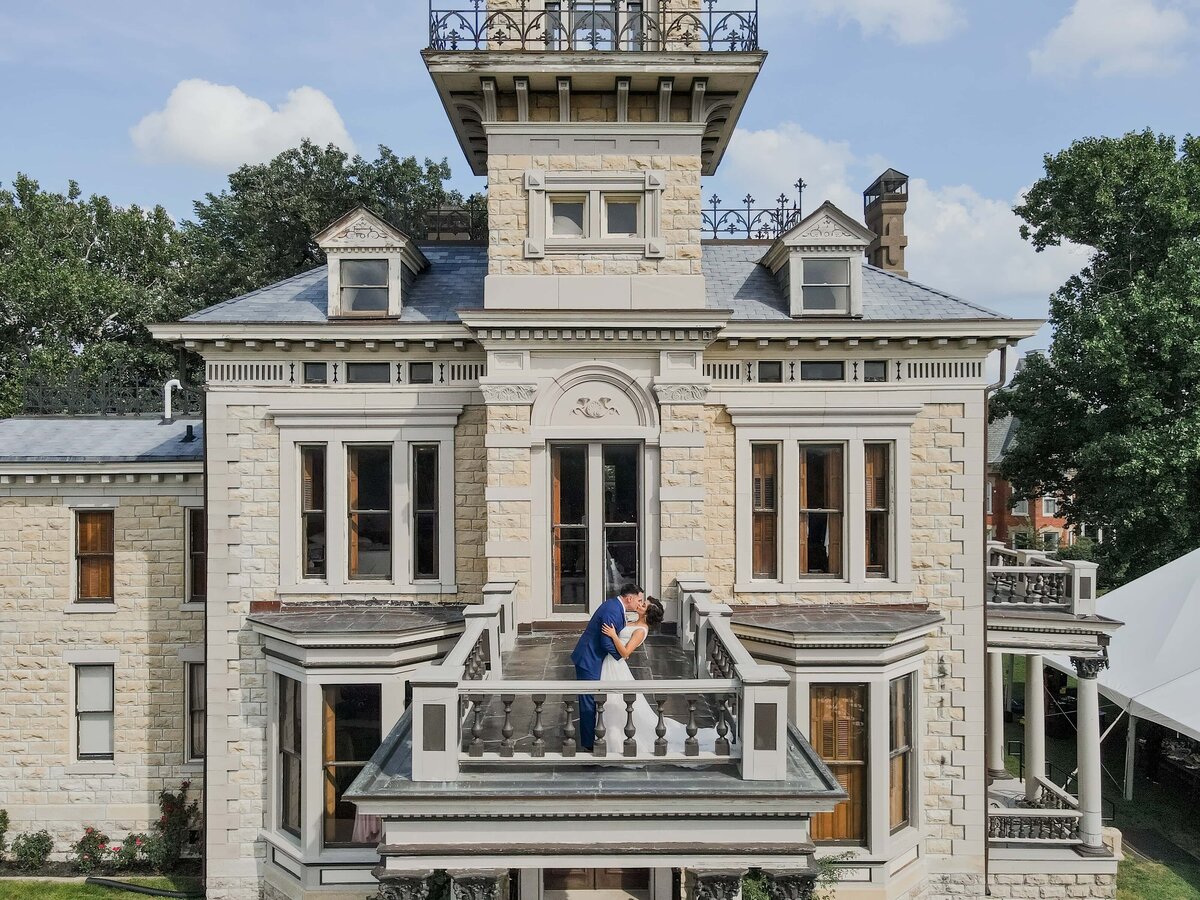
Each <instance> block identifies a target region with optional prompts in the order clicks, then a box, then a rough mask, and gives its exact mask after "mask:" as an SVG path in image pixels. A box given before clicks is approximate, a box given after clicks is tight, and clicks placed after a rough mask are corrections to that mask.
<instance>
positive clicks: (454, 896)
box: [446, 869, 508, 900]
mask: <svg viewBox="0 0 1200 900" xmlns="http://www.w3.org/2000/svg"><path fill="white" fill-rule="evenodd" d="M446 874H448V875H449V876H450V900H501V898H503V897H505V896H507V894H508V870H507V869H451V870H450V871H448V872H447V873H446Z"/></svg>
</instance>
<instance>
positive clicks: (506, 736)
mask: <svg viewBox="0 0 1200 900" xmlns="http://www.w3.org/2000/svg"><path fill="white" fill-rule="evenodd" d="M516 699H517V698H516V697H515V696H514V695H513V694H504V695H502V696H501V697H500V702H501V703H503V704H504V724H503V725H502V726H501V728H500V755H501V756H503V757H505V758H506V759H508V758H511V757H512V755H513V751H514V750H515V749H516V743H515V742H514V741H513V739H512V736H513V724H512V708H513V701H514V700H516Z"/></svg>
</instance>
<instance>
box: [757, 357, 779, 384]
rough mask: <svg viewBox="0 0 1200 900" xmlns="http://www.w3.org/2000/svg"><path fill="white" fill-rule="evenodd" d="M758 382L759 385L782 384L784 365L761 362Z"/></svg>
mask: <svg viewBox="0 0 1200 900" xmlns="http://www.w3.org/2000/svg"><path fill="white" fill-rule="evenodd" d="M758 382H759V384H782V383H783V363H781V362H760V363H759V364H758Z"/></svg>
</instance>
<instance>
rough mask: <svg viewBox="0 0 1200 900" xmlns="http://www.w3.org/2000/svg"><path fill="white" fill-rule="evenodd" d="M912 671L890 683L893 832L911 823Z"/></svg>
mask: <svg viewBox="0 0 1200 900" xmlns="http://www.w3.org/2000/svg"><path fill="white" fill-rule="evenodd" d="M912 682H913V676H912V675H903V676H901V677H900V678H893V679H892V680H891V681H890V682H889V683H888V701H889V702H888V710H889V712H888V715H889V726H890V727H889V741H888V742H889V755H890V758H891V762H890V764H889V772H888V825H889V826H890V828H891V830H892V832H893V833H894V832H897V831H899V830H900V829H901V828H904V827H906V826H907V825H909V824H911V823H912V778H913V773H912V760H913V747H912V736H913V728H912V705H913V703H912V694H913V691H912Z"/></svg>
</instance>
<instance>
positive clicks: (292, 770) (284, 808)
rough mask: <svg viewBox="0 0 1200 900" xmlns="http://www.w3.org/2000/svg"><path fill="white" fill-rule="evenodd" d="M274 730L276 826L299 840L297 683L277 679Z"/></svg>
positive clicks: (300, 706) (299, 716) (300, 708)
mask: <svg viewBox="0 0 1200 900" xmlns="http://www.w3.org/2000/svg"><path fill="white" fill-rule="evenodd" d="M277 678H278V681H277V685H278V690H277V698H278V708H277V710H276V719H275V722H276V728H277V730H278V746H279V774H278V778H279V827H280V828H282V829H283V830H284V831H286V832H288V833H289V834H293V835H295V836H296V837H300V824H301V821H302V815H301V801H302V799H303V790H302V787H301V785H302V783H303V762H304V751H303V748H304V734H303V710H304V691H303V689H302V687H301V685H300V682H298V681H296V680H294V679H292V678H287V677H285V676H283V675H279V676H277Z"/></svg>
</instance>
